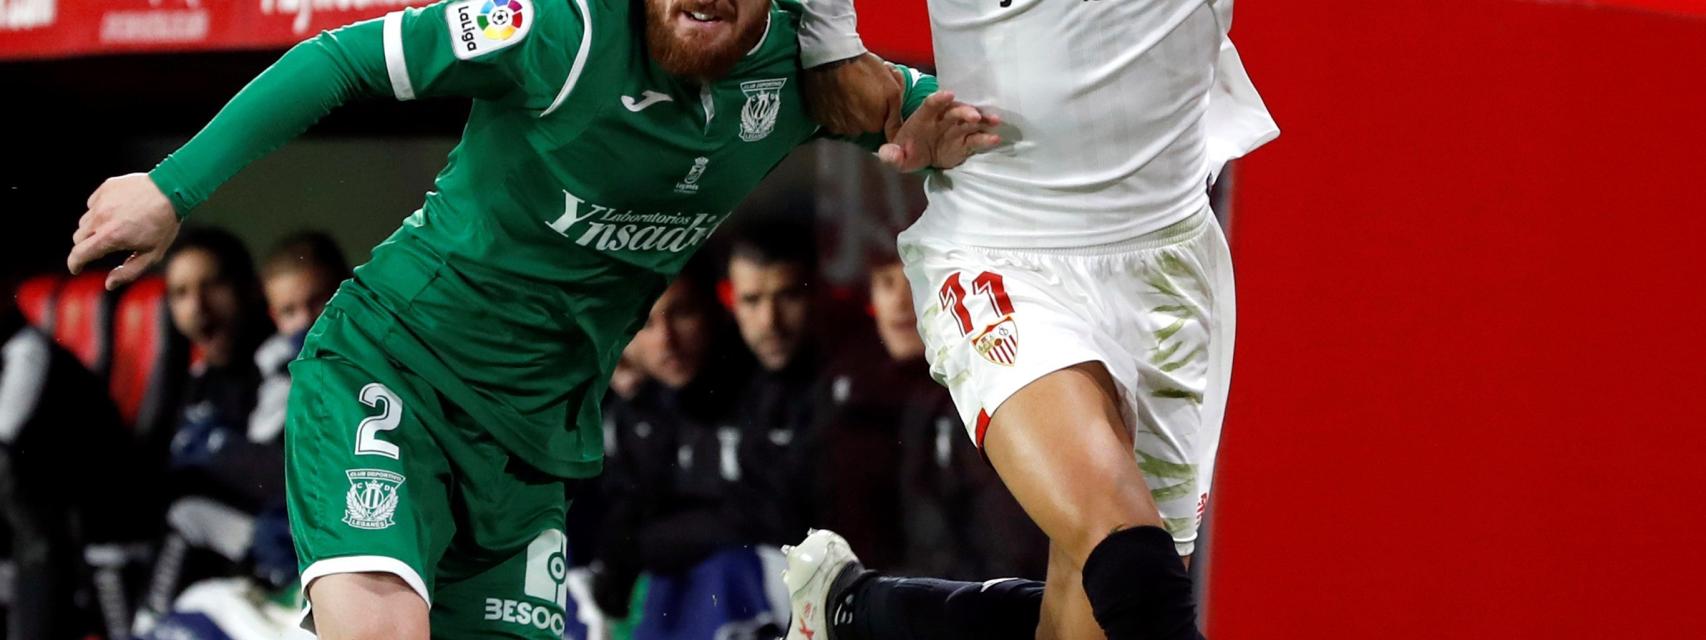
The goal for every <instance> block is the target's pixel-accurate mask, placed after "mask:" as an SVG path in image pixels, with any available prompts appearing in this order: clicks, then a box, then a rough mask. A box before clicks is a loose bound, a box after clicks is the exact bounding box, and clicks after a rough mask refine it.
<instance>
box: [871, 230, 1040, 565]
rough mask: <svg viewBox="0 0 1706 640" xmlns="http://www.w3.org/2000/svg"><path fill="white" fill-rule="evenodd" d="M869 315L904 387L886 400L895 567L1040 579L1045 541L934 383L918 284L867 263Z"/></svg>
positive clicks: (891, 267) (894, 266)
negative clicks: (894, 497) (890, 414)
mask: <svg viewBox="0 0 1706 640" xmlns="http://www.w3.org/2000/svg"><path fill="white" fill-rule="evenodd" d="M871 310H872V312H873V315H874V316H875V319H876V326H877V334H878V336H879V337H880V338H881V339H882V343H883V347H884V349H885V351H886V352H887V354H888V356H889V358H890V361H891V362H892V363H893V365H894V368H893V369H892V374H893V375H894V376H895V379H896V381H897V384H895V385H894V387H895V388H896V389H897V390H898V389H901V388H904V391H900V394H901V395H897V396H895V397H894V398H892V399H891V400H890V401H891V402H894V403H896V404H897V405H898V406H899V407H902V411H901V414H900V416H899V432H900V442H901V445H900V449H901V456H900V478H901V480H900V483H901V484H900V493H901V498H900V500H899V505H900V520H899V521H900V522H901V523H902V524H901V526H900V527H898V528H899V529H900V530H901V532H902V534H903V536H904V539H905V545H904V547H903V549H904V554H903V557H902V560H901V565H902V568H901V569H899V571H901V572H905V573H907V574H909V575H929V576H942V577H943V578H945V579H950V580H983V579H986V578H989V577H990V576H1008V577H1021V578H1031V579H1036V580H1041V579H1043V577H1044V574H1045V573H1046V571H1047V567H1048V538H1047V536H1044V535H1043V532H1042V530H1041V529H1038V528H1037V526H1036V525H1035V524H1033V523H1032V522H1031V519H1030V518H1028V517H1026V516H1025V512H1024V509H1022V508H1021V507H1020V506H1019V502H1018V501H1017V500H1015V499H1014V498H1013V495H1012V494H1011V493H1009V492H1008V491H1007V487H1006V486H1005V485H1003V484H1002V483H1001V479H1000V478H999V477H997V476H996V475H995V469H994V468H993V467H991V466H990V465H989V463H988V462H986V461H985V460H984V459H983V454H982V453H981V452H979V451H978V450H977V447H976V446H975V445H973V444H972V442H971V440H969V439H968V438H966V434H965V429H964V426H963V425H962V424H961V422H960V418H959V414H958V413H957V411H956V410H955V409H954V403H953V399H952V398H951V397H950V396H949V395H948V390H947V389H946V388H944V387H942V386H941V385H939V384H937V383H936V382H935V381H934V380H931V379H930V376H929V370H930V367H929V365H928V364H927V363H926V362H925V361H924V342H923V340H922V339H920V338H919V336H918V318H917V315H916V313H915V312H914V310H913V296H912V287H911V286H910V285H908V284H907V280H906V274H905V273H903V272H902V271H901V264H900V261H899V260H898V259H896V258H893V257H890V258H889V259H887V260H883V261H880V262H879V263H877V264H875V265H873V266H872V267H871Z"/></svg>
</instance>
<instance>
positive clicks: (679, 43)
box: [642, 0, 769, 81]
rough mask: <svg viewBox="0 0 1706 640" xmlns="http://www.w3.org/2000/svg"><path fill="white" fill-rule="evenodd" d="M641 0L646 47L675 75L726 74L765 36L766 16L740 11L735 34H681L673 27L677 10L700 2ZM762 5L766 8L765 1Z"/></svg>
mask: <svg viewBox="0 0 1706 640" xmlns="http://www.w3.org/2000/svg"><path fill="white" fill-rule="evenodd" d="M642 1H643V2H645V4H646V51H647V53H649V54H651V57H652V60H653V61H654V62H656V63H657V65H658V66H659V67H662V68H663V70H664V71H665V72H667V73H669V74H670V75H672V76H676V77H678V78H689V79H693V80H700V81H709V80H716V79H718V78H721V77H723V76H726V75H728V73H729V71H730V70H732V69H734V67H735V64H737V63H739V62H740V59H741V58H743V57H745V56H746V53H747V52H748V51H750V50H752V47H753V46H755V45H757V44H758V39H759V38H761V37H763V36H764V28H765V26H766V20H767V17H766V16H765V15H758V16H751V15H747V14H746V13H745V12H743V13H741V14H740V15H739V16H738V17H737V20H736V21H735V28H736V29H739V31H738V33H737V35H736V37H734V38H721V39H720V40H721V42H714V41H713V42H708V41H706V40H707V39H706V38H697V37H681V36H678V35H676V33H675V30H674V28H673V25H674V21H675V20H676V12H677V11H678V10H680V9H682V8H692V5H697V4H699V3H692V4H691V5H688V6H671V3H670V2H669V0H642ZM687 1H688V2H691V0H687ZM763 9H764V10H766V11H768V9H769V6H768V3H766V5H765V7H763ZM693 35H695V36H697V35H702V34H693Z"/></svg>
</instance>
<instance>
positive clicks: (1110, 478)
mask: <svg viewBox="0 0 1706 640" xmlns="http://www.w3.org/2000/svg"><path fill="white" fill-rule="evenodd" d="M1118 401H1119V394H1118V391H1117V390H1116V387H1115V386H1114V383H1113V379H1112V378H1110V377H1109V375H1108V373H1107V369H1106V368H1104V367H1103V366H1102V365H1101V364H1100V363H1095V362H1089V363H1083V364H1079V365H1074V366H1071V367H1067V368H1065V369H1061V370H1059V371H1055V372H1053V373H1050V374H1048V375H1045V376H1043V377H1041V378H1038V379H1037V380H1036V381H1035V382H1032V383H1031V384H1029V385H1027V386H1026V387H1025V388H1023V389H1020V390H1019V392H1018V393H1015V394H1014V395H1013V396H1012V397H1011V398H1008V399H1007V401H1006V402H1004V403H1002V405H1001V408H1000V409H998V410H997V411H996V413H995V415H994V416H992V417H991V419H990V425H989V430H988V431H987V432H986V434H985V436H984V451H985V453H986V454H987V455H988V456H989V461H990V463H991V464H992V465H994V467H995V471H996V473H998V474H999V475H1000V476H1001V479H1002V481H1003V482H1004V483H1005V484H1006V485H1007V489H1008V490H1009V491H1011V492H1012V493H1013V496H1014V497H1015V498H1017V499H1018V500H1019V504H1020V505H1021V506H1023V507H1024V509H1025V513H1027V514H1029V515H1030V516H1031V519H1032V520H1034V521H1036V523H1037V526H1039V527H1040V528H1042V530H1043V532H1044V533H1045V534H1047V535H1048V537H1049V542H1050V545H1049V570H1048V571H1049V573H1048V581H1047V583H1046V587H1045V590H1044V594H1043V613H1042V625H1041V628H1040V629H1039V630H1038V633H1039V637H1040V638H1045V639H1053V638H1059V639H1061V640H1065V639H1067V638H1073V639H1076V638H1098V637H1101V634H1102V632H1101V628H1100V627H1099V626H1098V625H1096V622H1095V619H1094V618H1093V617H1092V616H1091V615H1090V603H1089V600H1088V598H1086V597H1085V595H1084V586H1083V578H1082V573H1081V572H1082V570H1083V568H1084V561H1085V560H1086V559H1088V558H1089V556H1090V551H1091V550H1092V549H1095V547H1096V545H1098V544H1100V543H1101V541H1102V539H1103V538H1106V537H1107V536H1108V534H1109V533H1112V532H1114V531H1116V530H1119V529H1124V528H1129V527H1135V526H1157V527H1159V526H1161V516H1160V514H1159V513H1158V512H1157V510H1156V507H1155V502H1154V499H1153V498H1151V497H1150V494H1149V486H1148V485H1147V484H1145V482H1144V479H1143V472H1142V471H1141V470H1140V469H1138V466H1137V459H1136V456H1135V455H1134V454H1133V453H1132V440H1131V431H1130V427H1129V426H1128V425H1126V424H1125V420H1124V419H1123V418H1122V417H1121V412H1120V410H1119V404H1118Z"/></svg>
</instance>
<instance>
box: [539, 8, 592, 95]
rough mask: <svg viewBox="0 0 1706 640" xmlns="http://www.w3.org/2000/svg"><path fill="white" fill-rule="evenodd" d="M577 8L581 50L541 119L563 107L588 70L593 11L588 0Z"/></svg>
mask: <svg viewBox="0 0 1706 640" xmlns="http://www.w3.org/2000/svg"><path fill="white" fill-rule="evenodd" d="M575 6H577V7H580V10H581V48H580V51H579V52H578V53H576V54H575V63H574V64H573V65H571V66H570V67H569V79H568V80H565V81H563V90H562V91H558V92H557V99H556V100H552V101H551V106H549V107H546V108H545V111H544V112H543V113H540V114H539V117H541V118H543V117H545V116H548V115H551V112H553V111H556V110H557V107H560V106H563V100H564V99H566V98H568V97H569V92H570V91H573V90H574V89H575V83H576V82H579V81H580V79H581V71H582V70H583V69H585V68H586V57H587V54H588V53H591V52H592V11H590V10H588V9H587V6H586V0H575Z"/></svg>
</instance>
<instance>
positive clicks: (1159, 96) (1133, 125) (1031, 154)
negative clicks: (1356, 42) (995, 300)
mask: <svg viewBox="0 0 1706 640" xmlns="http://www.w3.org/2000/svg"><path fill="white" fill-rule="evenodd" d="M846 1H847V0H809V1H808V2H807V3H806V4H807V7H808V13H809V14H816V13H819V12H824V13H826V14H831V15H838V16H843V18H842V19H845V16H846V15H850V14H851V11H850V10H848V9H846V8H844V7H843V6H842V5H843V4H844V3H845V2H846ZM929 5H930V19H931V23H932V26H933V28H934V35H935V49H936V71H937V77H938V78H939V79H940V80H941V83H942V87H943V88H945V89H949V90H952V91H953V92H954V93H955V94H956V96H957V97H958V99H959V100H961V101H964V102H967V103H970V104H974V105H978V106H980V107H985V108H988V109H990V110H991V111H993V112H995V113H998V114H1000V115H1001V116H1002V117H1003V118H1004V119H1005V120H1006V125H1004V126H1003V127H1002V129H1001V130H1000V131H999V133H1000V134H1001V135H1002V137H1003V138H1004V139H1005V142H1004V143H1003V144H1002V145H1001V146H1000V147H998V148H997V149H995V150H992V151H990V152H988V153H984V154H981V155H978V156H975V157H973V158H972V159H970V160H968V161H967V162H966V163H965V164H964V165H961V166H960V167H959V168H957V169H954V170H952V171H948V172H945V173H941V174H937V175H934V176H932V177H931V178H930V179H929V180H928V181H927V182H926V188H927V190H928V193H929V196H930V208H929V210H928V211H927V212H926V213H925V215H924V217H923V218H921V219H920V220H919V221H918V223H917V224H915V225H914V226H913V228H912V229H909V230H908V231H907V235H908V237H909V238H911V239H914V240H929V239H936V240H945V241H950V242H955V243H958V244H965V245H972V246H984V247H1001V248H1067V247H1085V246H1096V245H1102V244H1109V243H1115V242H1121V241H1124V240H1129V239H1131V238H1135V237H1138V236H1141V235H1144V234H1146V233H1149V232H1152V231H1155V230H1158V229H1161V228H1163V227H1166V226H1168V225H1171V224H1173V223H1176V222H1178V221H1180V220H1182V219H1184V218H1185V217H1187V216H1189V215H1191V214H1192V213H1194V212H1196V211H1198V210H1199V209H1201V208H1202V207H1203V206H1204V205H1205V204H1206V203H1207V197H1208V196H1207V187H1208V184H1209V182H1210V180H1211V179H1212V175H1213V172H1215V171H1217V170H1218V169H1219V167H1220V165H1221V164H1223V163H1225V162H1226V161H1227V160H1229V159H1231V158H1232V157H1236V156H1239V155H1242V154H1243V153H1245V152H1248V151H1249V150H1251V149H1254V148H1255V147H1256V146H1259V145H1260V144H1262V143H1263V142H1266V141H1267V140H1270V139H1272V138H1273V137H1274V136H1275V135H1277V134H1278V130H1277V128H1275V127H1274V125H1273V121H1272V119H1271V118H1269V117H1268V115H1267V111H1266V109H1265V107H1263V105H1262V104H1261V99H1260V97H1258V96H1257V95H1256V93H1255V90H1254V88H1253V87H1250V85H1249V80H1248V78H1247V77H1246V76H1245V75H1244V71H1243V67H1242V64H1241V63H1240V62H1239V61H1238V58H1237V52H1236V50H1235V49H1233V48H1232V46H1231V42H1230V40H1228V39H1227V36H1226V34H1227V30H1228V29H1229V28H1230V26H1231V24H1230V23H1231V13H1232V2H1231V0H1142V1H1140V0H929ZM807 21H808V22H811V21H812V19H811V18H810V17H808V19H807ZM846 24H848V25H850V21H849V22H848V23H846ZM848 28H849V29H850V26H849V27H848ZM830 31H833V30H832V29H829V28H826V27H817V28H815V29H814V28H812V27H808V28H807V29H803V30H802V32H803V33H807V34H808V35H807V37H805V38H802V47H803V48H804V50H805V52H806V53H805V54H804V55H805V56H806V57H807V58H808V59H809V58H811V52H812V51H813V50H814V49H837V48H838V47H837V46H835V45H832V44H820V43H819V42H817V41H814V38H816V37H817V36H816V35H815V34H821V33H827V32H830ZM824 39H825V40H832V39H829V38H824ZM842 42H843V43H844V42H845V41H842ZM845 48H846V47H845V46H840V47H839V49H841V50H842V51H845ZM1211 102H1212V103H1215V104H1213V106H1212V107H1211Z"/></svg>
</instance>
